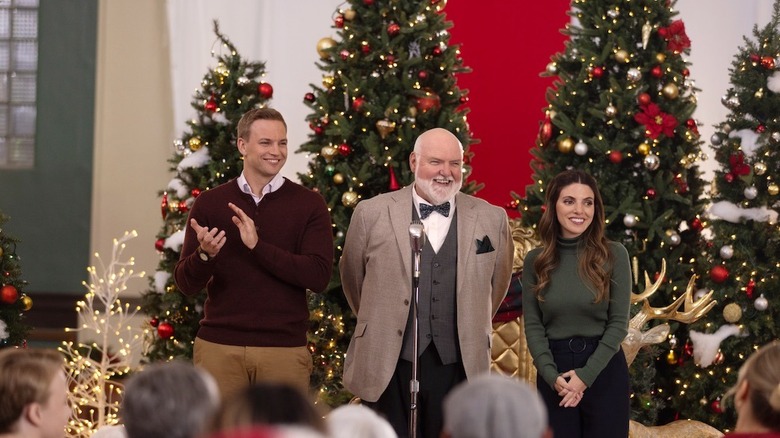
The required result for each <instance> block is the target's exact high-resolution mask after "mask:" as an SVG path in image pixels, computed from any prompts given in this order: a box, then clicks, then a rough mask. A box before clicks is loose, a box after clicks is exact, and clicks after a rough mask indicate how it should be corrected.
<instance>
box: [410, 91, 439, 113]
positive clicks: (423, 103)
mask: <svg viewBox="0 0 780 438" xmlns="http://www.w3.org/2000/svg"><path fill="white" fill-rule="evenodd" d="M422 91H423V92H424V93H425V94H424V95H423V96H418V97H417V98H416V99H417V102H416V104H415V106H416V107H417V110H418V111H422V112H424V113H427V112H428V111H430V110H436V111H438V110H439V108H440V107H441V99H440V98H439V95H438V94H436V93H435V92H434V91H433V90H431V89H430V88H424V89H423V90H422Z"/></svg>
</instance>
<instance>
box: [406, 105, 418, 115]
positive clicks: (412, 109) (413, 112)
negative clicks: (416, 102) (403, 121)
mask: <svg viewBox="0 0 780 438" xmlns="http://www.w3.org/2000/svg"><path fill="white" fill-rule="evenodd" d="M406 112H407V113H409V117H417V107H416V106H410V107H409V109H408V110H406Z"/></svg>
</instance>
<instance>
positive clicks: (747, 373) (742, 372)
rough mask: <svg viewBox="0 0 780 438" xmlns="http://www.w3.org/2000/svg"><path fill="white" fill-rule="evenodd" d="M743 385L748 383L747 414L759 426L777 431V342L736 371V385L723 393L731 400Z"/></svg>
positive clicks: (779, 403) (779, 429) (779, 413)
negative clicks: (737, 372)
mask: <svg viewBox="0 0 780 438" xmlns="http://www.w3.org/2000/svg"><path fill="white" fill-rule="evenodd" d="M743 382H747V383H748V387H749V392H748V397H749V399H750V404H751V406H752V407H753V411H752V412H751V414H752V416H753V417H754V418H755V420H756V421H757V422H758V423H760V424H761V425H762V426H764V427H766V428H768V429H770V430H773V431H776V432H780V340H775V341H773V342H771V343H769V344H766V345H764V346H763V347H761V348H759V349H758V350H756V351H755V352H754V353H753V354H751V355H750V357H748V359H747V360H746V361H745V363H744V364H743V365H742V367H741V368H740V369H739V376H738V377H737V383H736V384H735V385H734V386H732V387H731V389H729V390H728V392H726V395H725V396H724V400H728V399H731V398H733V397H734V396H735V394H736V393H737V391H738V389H739V387H740V386H741V385H742V383H743Z"/></svg>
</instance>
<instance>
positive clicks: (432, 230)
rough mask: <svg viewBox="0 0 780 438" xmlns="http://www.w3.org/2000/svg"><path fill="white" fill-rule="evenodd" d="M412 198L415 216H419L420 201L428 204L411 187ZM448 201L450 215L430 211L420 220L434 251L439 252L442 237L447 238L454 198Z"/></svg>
mask: <svg viewBox="0 0 780 438" xmlns="http://www.w3.org/2000/svg"><path fill="white" fill-rule="evenodd" d="M412 200H414V208H416V209H417V216H418V217H421V216H420V203H421V202H422V203H424V204H430V203H429V202H428V201H426V200H425V199H423V198H422V197H420V195H418V194H417V189H416V188H414V187H413V188H412ZM449 202H450V215H449V216H447V217H444V216H443V215H441V214H439V213H438V212H436V211H434V212H433V213H431V215H430V216H428V217H427V218H426V219H424V220H423V221H422V223H423V228H424V229H425V236H426V238H427V239H428V242H430V243H431V247H433V251H434V252H435V253H438V252H439V249H440V248H441V246H442V244H443V243H444V239H446V238H447V233H448V232H449V231H450V224H451V223H452V218H453V217H454V216H455V198H454V197H453V198H452V199H450V200H449Z"/></svg>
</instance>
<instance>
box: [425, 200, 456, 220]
mask: <svg viewBox="0 0 780 438" xmlns="http://www.w3.org/2000/svg"><path fill="white" fill-rule="evenodd" d="M434 211H438V212H439V214H441V215H442V216H444V217H448V216H449V215H450V203H449V202H445V203H444V204H439V205H428V204H423V203H422V202H421V203H420V219H427V218H428V216H430V215H431V213H433V212H434Z"/></svg>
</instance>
